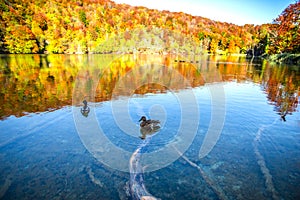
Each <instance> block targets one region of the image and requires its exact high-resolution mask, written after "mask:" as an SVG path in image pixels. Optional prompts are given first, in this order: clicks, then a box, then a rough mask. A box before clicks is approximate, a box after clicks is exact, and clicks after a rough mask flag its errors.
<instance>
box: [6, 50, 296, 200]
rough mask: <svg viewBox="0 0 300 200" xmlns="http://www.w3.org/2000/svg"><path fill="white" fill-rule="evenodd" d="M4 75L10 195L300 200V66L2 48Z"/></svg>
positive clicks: (212, 58)
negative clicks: (154, 126)
mask: <svg viewBox="0 0 300 200" xmlns="http://www.w3.org/2000/svg"><path fill="white" fill-rule="evenodd" d="M0 81H1V85H0V89H1V90H0V107H1V110H0V119H1V121H0V163H1V165H0V199H135V198H137V196H138V195H137V193H136V190H137V189H140V190H144V191H143V192H145V191H147V192H148V193H147V194H148V195H152V197H153V198H154V197H156V198H160V199H300V192H299V187H300V113H299V103H298V102H299V95H300V68H299V66H286V65H278V64H272V63H268V62H267V61H262V60H246V59H245V58H244V57H235V56H229V57H226V56H175V55H165V56H164V55H144V54H137V55H48V56H46V55H1V56H0ZM84 100H86V102H87V103H86V104H84V103H83V101H84ZM141 116H146V117H147V118H151V119H156V120H160V122H161V125H160V128H159V129H158V130H155V131H153V130H150V131H148V130H144V129H140V127H139V122H138V121H139V119H140V118H141ZM132 166H134V167H133V168H132ZM135 175H138V176H135ZM135 177H139V179H136V178H135ZM141 179H143V180H141ZM135 186H136V188H137V189H136V188H135Z"/></svg>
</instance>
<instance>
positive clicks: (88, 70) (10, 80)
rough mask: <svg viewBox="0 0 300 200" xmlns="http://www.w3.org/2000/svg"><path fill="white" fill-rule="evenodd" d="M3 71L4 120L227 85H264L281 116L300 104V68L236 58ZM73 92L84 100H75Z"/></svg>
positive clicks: (120, 59) (49, 59) (27, 62)
mask: <svg viewBox="0 0 300 200" xmlns="http://www.w3.org/2000/svg"><path fill="white" fill-rule="evenodd" d="M0 66H1V68H0V69H1V70H0V82H1V86H0V89H1V90H0V108H1V109H0V119H4V118H5V117H7V116H10V115H15V116H23V115H24V114H26V113H31V112H43V111H49V110H53V109H57V108H60V107H62V106H65V105H71V104H72V102H73V103H74V102H75V103H80V104H82V103H81V102H82V101H83V99H87V100H88V101H93V102H101V101H107V100H111V99H115V98H119V97H120V96H128V97H129V96H131V95H133V94H138V95H144V94H147V93H152V94H155V93H166V92H168V91H173V92H177V91H179V90H183V89H187V88H194V87H200V86H203V85H205V84H206V83H215V82H228V81H236V82H245V81H250V82H255V83H258V84H261V85H262V88H263V90H264V91H265V92H266V93H267V98H268V101H269V102H270V103H271V104H273V105H274V109H275V111H276V112H278V113H279V114H281V115H285V114H288V113H291V112H294V111H295V110H296V107H297V105H298V98H299V85H300V83H299V82H300V81H299V80H300V77H299V74H300V72H299V67H298V68H297V67H294V68H293V67H288V66H277V65H275V66H274V65H270V64H269V63H267V62H266V61H264V62H260V63H256V64H255V63H252V62H249V61H247V60H245V58H243V57H234V56H231V57H226V56H219V57H218V56H198V57H193V58H188V57H183V56H182V57H179V56H175V55H145V54H140V55H48V56H46V55H2V56H0ZM75 86H76V87H75ZM74 87H75V88H74ZM74 92H76V93H78V95H75V96H79V97H81V99H75V100H74V99H72V97H73V96H74V95H73V94H74Z"/></svg>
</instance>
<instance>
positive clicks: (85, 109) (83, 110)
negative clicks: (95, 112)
mask: <svg viewBox="0 0 300 200" xmlns="http://www.w3.org/2000/svg"><path fill="white" fill-rule="evenodd" d="M82 103H83V104H84V105H83V107H82V108H81V110H80V112H81V114H82V115H83V116H85V117H88V115H89V112H90V108H89V107H88V105H87V101H86V100H83V102H82Z"/></svg>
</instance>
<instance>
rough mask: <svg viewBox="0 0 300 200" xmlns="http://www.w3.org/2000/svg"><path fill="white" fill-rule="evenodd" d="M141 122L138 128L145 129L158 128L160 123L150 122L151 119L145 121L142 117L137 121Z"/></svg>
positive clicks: (157, 121) (156, 121)
mask: <svg viewBox="0 0 300 200" xmlns="http://www.w3.org/2000/svg"><path fill="white" fill-rule="evenodd" d="M140 121H142V122H141V123H140V127H142V128H146V127H151V128H153V127H155V126H158V125H159V124H160V121H159V120H151V119H148V120H147V119H146V117H145V116H142V117H141V119H140V120H139V122H140Z"/></svg>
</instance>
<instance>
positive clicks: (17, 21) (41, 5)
mask: <svg viewBox="0 0 300 200" xmlns="http://www.w3.org/2000/svg"><path fill="white" fill-rule="evenodd" d="M299 12H300V1H297V2H295V3H294V4H291V5H289V6H288V7H287V8H285V9H283V11H282V13H281V14H280V15H279V16H278V17H277V16H274V21H273V22H270V23H269V24H263V25H259V26H258V25H251V24H245V25H244V26H238V25H234V24H230V23H223V22H218V21H213V20H210V19H207V18H203V17H200V16H201V13H199V16H192V15H189V14H185V13H182V12H180V13H178V12H177V13H176V12H169V11H158V10H153V9H147V8H145V7H132V6H129V5H125V4H116V3H114V2H112V1H110V0H47V1H46V0H13V1H8V0H4V1H1V2H0V19H1V20H0V22H1V24H0V29H1V31H0V52H1V53H66V54H74V53H76V54H85V53H120V52H121V53H132V52H135V51H152V52H158V53H161V52H167V53H172V52H177V53H178V52H179V53H197V54H198V53H203V52H204V53H212V54H236V53H237V54H239V53H247V54H248V55H251V56H253V55H254V56H259V55H271V54H279V53H292V54H293V53H299V51H300V34H299V32H300V30H299ZM276 17H277V18H276Z"/></svg>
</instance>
